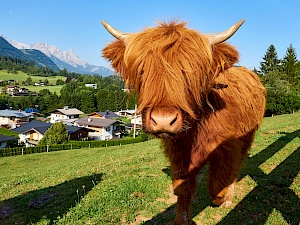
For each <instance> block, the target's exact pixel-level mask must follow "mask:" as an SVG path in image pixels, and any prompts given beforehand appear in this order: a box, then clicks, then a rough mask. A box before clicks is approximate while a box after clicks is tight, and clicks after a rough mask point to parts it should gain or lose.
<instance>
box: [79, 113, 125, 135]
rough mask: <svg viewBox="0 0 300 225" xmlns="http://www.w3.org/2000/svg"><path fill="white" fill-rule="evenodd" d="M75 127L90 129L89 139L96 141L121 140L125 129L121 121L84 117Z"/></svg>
mask: <svg viewBox="0 0 300 225" xmlns="http://www.w3.org/2000/svg"><path fill="white" fill-rule="evenodd" d="M74 125H75V126H78V127H85V128H87V129H89V130H90V132H89V134H88V137H89V138H91V139H94V140H110V139H114V138H121V137H122V135H123V132H124V128H125V126H124V124H123V122H121V121H118V120H112V119H106V118H99V117H93V116H85V117H82V118H80V119H78V120H77V121H76V122H75V124H74Z"/></svg>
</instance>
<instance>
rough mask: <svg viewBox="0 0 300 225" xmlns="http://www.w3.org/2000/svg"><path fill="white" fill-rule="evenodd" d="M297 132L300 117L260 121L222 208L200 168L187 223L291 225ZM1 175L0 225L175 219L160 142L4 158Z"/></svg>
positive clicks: (296, 203)
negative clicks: (231, 197)
mask: <svg viewBox="0 0 300 225" xmlns="http://www.w3.org/2000/svg"><path fill="white" fill-rule="evenodd" d="M299 134H300V114H292V115H283V116H277V117H273V118H265V119H264V121H263V123H262V126H261V128H260V129H259V131H258V132H257V134H256V139H255V141H254V143H253V148H252V150H251V153H250V156H249V158H248V159H247V160H246V161H245V164H244V167H243V169H242V172H241V176H240V180H239V181H238V183H237V187H236V195H235V197H234V201H233V204H232V206H231V207H229V208H218V207H213V206H212V205H211V202H210V197H209V195H208V190H207V188H206V180H207V175H206V168H204V170H202V172H201V173H200V174H199V176H198V189H197V192H196V195H195V198H194V200H193V202H192V212H191V214H192V217H193V221H194V222H195V223H196V224H224V225H227V224H298V223H299V222H300V221H299V220H300V219H299V218H300V217H299V215H300V211H299V210H300V173H299V170H300V163H299V162H300V149H299V146H300V138H299ZM0 171H1V173H0V224H4V225H5V224H65V225H66V224H74V225H75V224H111V225H113V224H132V225H136V224H149V225H150V224H172V221H173V219H174V217H175V211H176V210H175V208H176V206H175V204H174V203H175V202H176V197H175V196H174V195H173V193H172V191H171V188H170V187H171V183H172V182H171V178H170V170H169V163H168V160H167V159H166V158H165V157H164V154H163V151H162V150H161V148H160V142H159V140H151V141H148V142H144V143H138V144H132V145H124V146H115V147H108V148H95V149H80V150H69V151H60V152H51V153H39V154H32V155H24V156H14V157H5V158H0ZM5 213H6V214H5ZM5 215H6V216H5ZM147 220H148V221H147ZM143 221H146V222H143Z"/></svg>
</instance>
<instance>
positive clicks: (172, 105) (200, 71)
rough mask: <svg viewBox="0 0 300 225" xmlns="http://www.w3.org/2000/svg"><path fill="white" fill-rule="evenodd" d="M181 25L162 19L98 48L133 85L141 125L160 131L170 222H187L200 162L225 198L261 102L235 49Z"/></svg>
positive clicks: (213, 189)
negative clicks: (172, 196)
mask: <svg viewBox="0 0 300 225" xmlns="http://www.w3.org/2000/svg"><path fill="white" fill-rule="evenodd" d="M185 25H186V24H185V23H176V22H174V21H173V22H170V23H169V24H167V23H160V24H159V25H158V26H157V27H154V28H147V29H145V30H144V31H142V32H140V33H137V34H131V35H130V36H129V37H128V38H127V39H126V41H125V43H124V42H122V41H120V40H116V41H114V42H112V43H111V44H109V45H107V46H106V47H105V48H104V49H103V56H104V57H106V58H107V59H109V60H110V61H111V63H112V66H113V67H114V68H115V70H116V72H118V73H120V74H121V76H122V78H123V79H124V81H125V82H126V84H127V86H128V87H129V88H131V89H135V90H136V91H137V93H138V96H139V111H140V112H142V113H143V127H144V130H145V131H147V132H150V133H154V134H155V135H157V136H158V137H160V138H162V141H163V146H164V148H165V153H166V155H167V157H168V158H169V160H170V163H171V169H172V177H173V186H174V190H175V193H176V194H177V195H178V204H177V215H176V219H175V224H189V221H190V218H189V206H190V202H191V198H192V195H193V193H194V190H195V188H196V175H197V173H198V171H199V170H200V169H201V168H202V167H203V165H204V164H205V163H206V162H209V164H210V168H209V180H208V187H209V191H210V195H211V196H212V198H213V203H215V204H217V205H229V204H230V203H231V201H232V198H233V193H234V186H235V182H236V178H237V177H238V175H239V172H240V169H241V166H242V162H243V159H244V158H245V157H246V155H247V151H248V149H249V148H250V146H251V143H252V141H253V137H254V133H255V131H256V130H257V128H258V125H259V124H260V122H261V119H262V117H263V115H264V108H265V89H264V87H263V86H262V84H261V83H260V80H259V78H258V77H257V76H256V75H255V74H254V73H253V72H251V71H249V70H247V69H246V68H243V67H233V64H234V63H236V62H237V61H238V58H239V55H238V52H237V51H236V50H235V48H234V47H232V46H231V45H229V44H227V43H221V44H217V45H214V46H210V44H209V42H208V39H207V36H205V35H202V34H200V33H199V32H197V31H194V30H190V29H187V28H186V26H185ZM166 121H167V123H166ZM170 121H171V122H170Z"/></svg>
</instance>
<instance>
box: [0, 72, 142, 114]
mask: <svg viewBox="0 0 300 225" xmlns="http://www.w3.org/2000/svg"><path fill="white" fill-rule="evenodd" d="M83 77H88V75H85V76H83ZM91 77H92V78H91V79H92V80H94V79H96V80H98V82H94V83H96V84H97V85H98V88H97V89H93V88H90V87H86V86H85V83H84V82H80V81H78V80H76V79H74V78H73V79H72V80H71V81H70V82H69V83H67V84H65V85H64V86H63V87H62V89H61V91H60V94H57V93H56V92H54V93H51V92H50V91H49V90H48V89H43V90H41V91H40V92H39V96H33V95H30V96H26V97H25V96H24V97H12V96H8V95H2V96H0V109H6V108H12V109H23V110H24V109H26V108H36V109H38V110H40V112H41V113H42V114H43V115H45V116H47V115H49V113H50V112H51V111H52V110H55V109H57V108H63V107H64V106H69V107H71V108H77V109H79V110H81V111H83V112H84V113H91V112H95V111H106V110H110V111H119V110H122V109H133V108H134V106H135V104H136V102H137V100H136V99H137V98H136V96H135V94H134V93H133V94H129V93H127V92H124V90H123V87H122V86H120V83H121V81H120V78H118V77H114V76H111V77H105V78H102V77H97V76H91ZM86 79H88V78H86ZM88 80H89V79H88ZM89 83H90V82H89Z"/></svg>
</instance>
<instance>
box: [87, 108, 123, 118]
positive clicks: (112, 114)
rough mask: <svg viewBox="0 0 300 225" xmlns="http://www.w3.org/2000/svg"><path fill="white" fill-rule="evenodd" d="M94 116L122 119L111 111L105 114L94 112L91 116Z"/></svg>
mask: <svg viewBox="0 0 300 225" xmlns="http://www.w3.org/2000/svg"><path fill="white" fill-rule="evenodd" d="M92 114H98V115H100V116H102V117H104V118H106V119H111V118H118V117H120V116H119V115H118V114H116V113H114V112H111V111H109V110H107V111H105V112H94V113H91V114H89V115H92Z"/></svg>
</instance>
